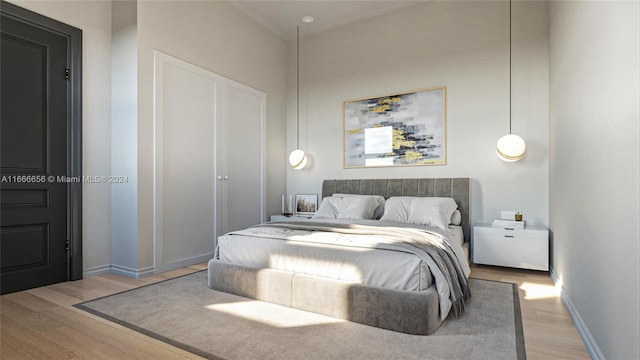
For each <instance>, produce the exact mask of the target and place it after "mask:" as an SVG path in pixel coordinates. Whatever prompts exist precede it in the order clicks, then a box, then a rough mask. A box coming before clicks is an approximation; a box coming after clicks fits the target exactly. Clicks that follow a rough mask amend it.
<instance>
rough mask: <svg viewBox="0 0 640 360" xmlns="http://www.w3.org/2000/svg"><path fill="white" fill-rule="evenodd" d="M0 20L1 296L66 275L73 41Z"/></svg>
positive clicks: (8, 19)
mask: <svg viewBox="0 0 640 360" xmlns="http://www.w3.org/2000/svg"><path fill="white" fill-rule="evenodd" d="M4 15H5V14H4V13H3V16H2V21H1V23H0V27H1V30H2V31H1V32H2V43H1V45H0V46H1V47H0V50H1V54H2V58H1V65H0V67H1V72H0V76H1V82H2V86H1V91H2V92H1V93H0V98H1V100H0V101H1V102H0V106H1V110H0V113H1V123H0V133H1V135H0V177H1V179H2V183H1V184H0V195H1V199H0V207H1V218H0V221H1V222H0V227H1V233H0V245H1V247H0V258H1V259H0V261H1V262H0V264H1V269H2V270H1V282H0V285H1V288H2V293H3V294H6V293H9V292H14V291H19V290H24V289H29V288H33V287H38V286H43V285H48V284H52V283H56V282H62V281H66V280H67V279H68V268H69V267H68V256H67V249H68V245H67V239H68V236H67V225H68V219H67V201H68V198H67V184H66V183H65V182H62V181H58V176H61V177H62V176H65V177H66V176H67V148H68V144H67V130H68V129H67V124H68V116H69V113H68V112H69V108H68V101H69V99H68V96H69V95H68V94H69V92H68V88H67V87H68V86H69V83H68V80H67V71H66V69H67V67H68V58H67V57H68V41H67V37H65V36H64V35H61V34H58V33H56V32H54V31H51V30H49V29H47V28H44V27H40V26H36V25H33V24H30V23H27V22H24V21H19V20H16V19H14V18H11V17H7V16H4Z"/></svg>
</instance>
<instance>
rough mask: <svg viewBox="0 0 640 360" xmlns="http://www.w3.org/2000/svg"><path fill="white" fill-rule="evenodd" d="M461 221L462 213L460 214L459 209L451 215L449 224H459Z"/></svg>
mask: <svg viewBox="0 0 640 360" xmlns="http://www.w3.org/2000/svg"><path fill="white" fill-rule="evenodd" d="M460 223H462V214H460V210H456V211H454V212H453V215H451V225H456V226H458V225H460Z"/></svg>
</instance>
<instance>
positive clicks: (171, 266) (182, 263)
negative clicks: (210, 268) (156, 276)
mask: <svg viewBox="0 0 640 360" xmlns="http://www.w3.org/2000/svg"><path fill="white" fill-rule="evenodd" d="M211 259H213V253H209V254H204V255H198V256H194V257H190V258H184V259H179V260H174V261H171V262H169V263H166V264H156V268H157V270H158V272H159V273H162V272H165V271H171V270H175V269H179V268H183V267H187V266H191V265H195V264H200V263H203V262H207V261H209V260H211Z"/></svg>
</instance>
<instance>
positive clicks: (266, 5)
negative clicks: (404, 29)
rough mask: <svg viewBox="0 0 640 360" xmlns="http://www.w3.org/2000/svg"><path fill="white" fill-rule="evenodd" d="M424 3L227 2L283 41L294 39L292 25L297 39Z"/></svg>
mask: <svg viewBox="0 0 640 360" xmlns="http://www.w3.org/2000/svg"><path fill="white" fill-rule="evenodd" d="M423 1H424V0H395V1H385V0H374V1H369V0H355V1H351V0H324V1H323V0H297V1H296V0H288V1H287V0H266V1H265V0H261V1H260V0H258V1H245V0H227V2H229V3H230V4H231V5H233V6H235V7H236V8H238V9H239V10H240V11H242V12H243V13H245V14H247V15H248V16H250V17H251V18H253V19H254V20H256V21H257V22H258V23H260V24H262V25H263V26H264V27H266V28H267V29H269V30H271V31H273V32H274V33H276V34H277V35H278V36H280V37H281V38H283V39H285V40H292V39H295V38H296V26H297V25H300V36H305V35H311V34H315V33H319V32H322V31H325V30H329V29H333V28H337V27H339V26H343V25H347V24H350V23H353V22H356V21H360V20H364V19H367V18H370V17H374V16H378V15H382V14H386V13H389V12H392V11H395V10H398V9H401V8H405V7H407V6H411V5H415V4H418V3H420V2H423ZM307 15H309V16H313V18H314V19H315V21H314V22H312V23H311V24H307V23H304V22H303V21H302V18H303V17H304V16H307Z"/></svg>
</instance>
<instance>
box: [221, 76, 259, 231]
mask: <svg viewBox="0 0 640 360" xmlns="http://www.w3.org/2000/svg"><path fill="white" fill-rule="evenodd" d="M265 103H266V96H265V94H264V93H262V92H259V91H257V90H254V89H252V88H249V87H246V86H244V85H241V84H237V83H229V84H228V85H227V87H226V102H225V105H226V117H225V125H226V130H227V131H226V135H227V136H226V139H225V150H224V152H225V154H226V161H225V163H226V176H228V177H229V179H228V181H225V186H226V187H227V194H226V195H227V197H228V203H227V207H226V209H225V210H226V212H227V214H228V216H227V224H226V230H227V231H234V230H239V229H243V228H246V227H248V226H251V225H255V224H259V223H261V222H262V221H263V220H264V212H265V211H264V206H265V204H264V195H263V194H264V188H265V184H264V168H263V167H264V158H263V157H264V153H265V149H264V143H265V141H264V137H265V130H264V129H265V106H266V105H265Z"/></svg>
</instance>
